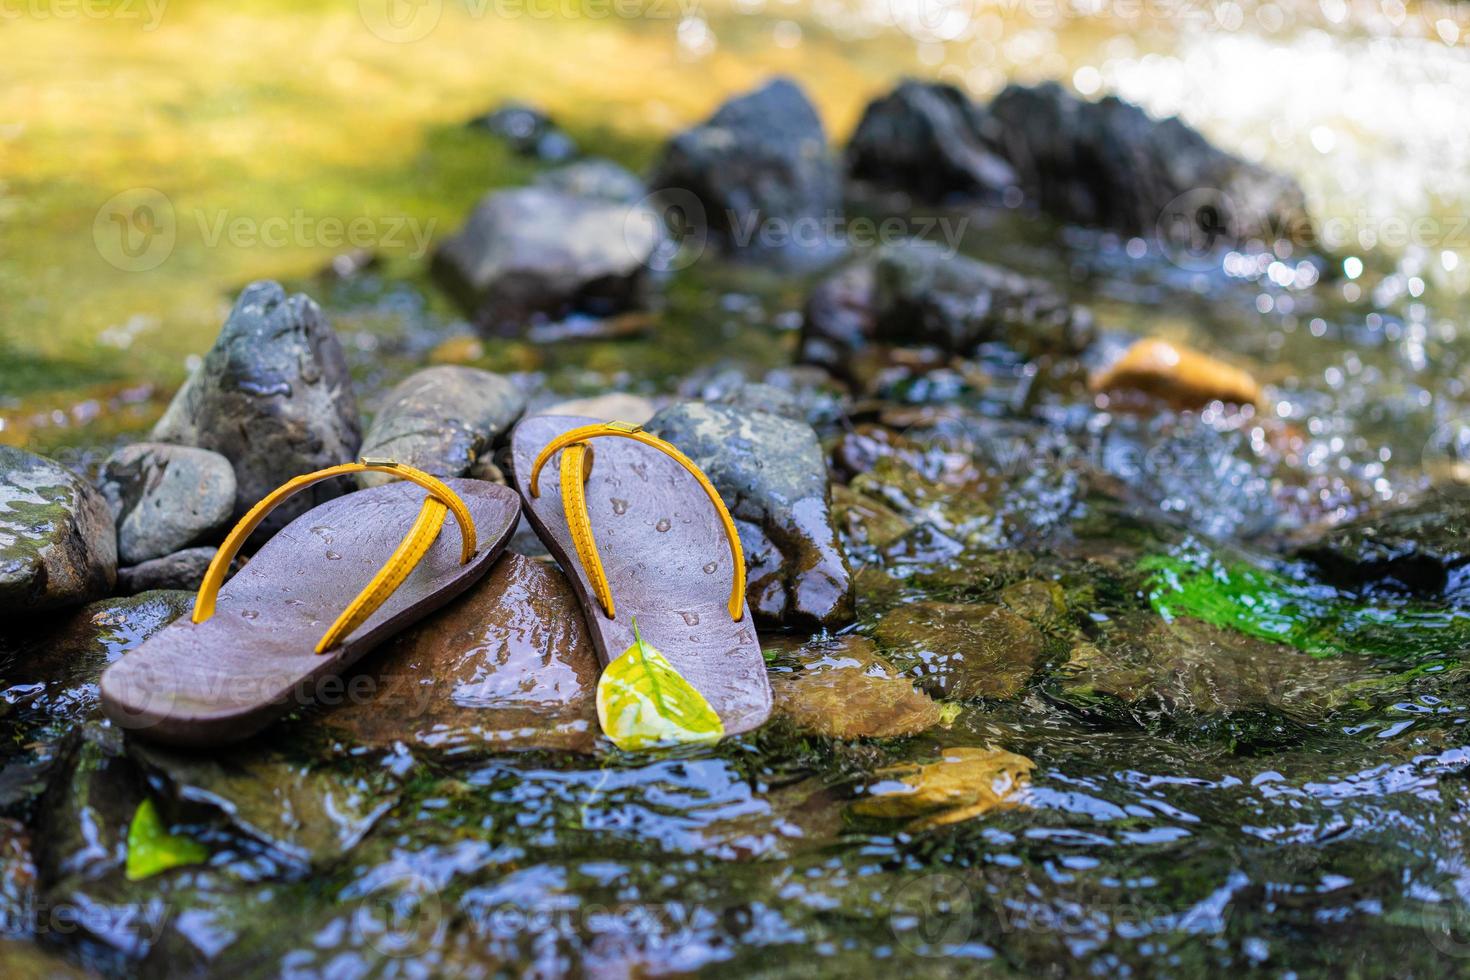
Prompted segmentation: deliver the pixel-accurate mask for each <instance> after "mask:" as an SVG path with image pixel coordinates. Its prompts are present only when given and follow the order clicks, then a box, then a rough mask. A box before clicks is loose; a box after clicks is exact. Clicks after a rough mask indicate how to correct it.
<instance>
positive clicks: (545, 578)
mask: <svg viewBox="0 0 1470 980" xmlns="http://www.w3.org/2000/svg"><path fill="white" fill-rule="evenodd" d="M600 673H601V668H600V666H599V665H598V661H597V651H596V649H595V648H594V647H593V645H592V639H591V637H590V636H589V635H588V633H587V627H586V624H585V623H584V622H583V619H582V613H581V608H580V607H579V606H578V604H577V599H576V596H575V595H574V594H573V593H572V589H571V584H570V583H569V582H568V581H567V579H566V576H565V575H563V574H562V573H561V572H560V571H559V570H558V569H556V568H555V567H554V566H551V565H548V564H545V563H542V562H539V561H535V560H533V559H530V558H525V557H522V556H521V555H518V554H512V553H507V554H506V555H505V556H504V557H503V558H501V559H500V561H499V562H497V563H496V565H495V567H494V568H493V569H491V571H490V574H488V575H486V576H485V577H484V578H483V579H481V580H480V582H479V583H477V584H476V585H473V586H471V587H470V590H469V591H468V592H467V593H466V594H465V595H464V596H463V597H462V598H460V599H457V600H455V601H454V602H453V603H451V604H450V605H449V606H447V607H446V608H445V609H444V610H442V611H441V612H439V613H438V614H436V615H434V616H431V617H429V618H428V619H427V620H424V621H423V622H422V623H420V624H418V625H417V626H414V627H411V628H410V629H409V630H407V631H406V632H404V633H403V634H401V635H399V636H398V637H396V638H395V639H393V640H391V641H390V642H389V643H387V644H386V645H385V648H384V650H383V651H382V652H381V653H380V654H379V655H377V657H376V658H375V660H374V661H373V673H372V674H371V675H368V676H363V677H359V678H354V679H352V681H351V682H349V690H350V689H351V687H352V685H355V684H357V683H358V682H359V681H366V682H368V683H367V684H364V685H362V686H361V689H362V691H363V694H364V696H362V697H355V698H353V699H351V701H349V703H347V704H345V705H343V706H342V707H341V708H338V709H336V710H334V711H332V712H330V713H329V714H327V715H326V716H324V717H323V718H322V723H324V724H325V725H326V726H328V727H329V728H330V729H332V730H333V731H334V732H335V733H338V734H339V735H342V736H345V737H347V738H349V739H351V740H353V741H355V742H358V743H361V744H367V745H373V746H389V745H393V744H396V743H399V742H402V743H404V744H406V745H409V746H413V747H415V748H423V749H431V750H438V751H443V752H452V753H455V754H461V753H464V752H468V751H480V752H499V751H502V750H506V749H529V748H545V749H561V750H570V751H577V752H588V751H591V749H592V746H593V743H594V741H595V739H596V737H597V734H598V731H599V729H598V725H597V705H596V694H597V678H598V675H599V674H600Z"/></svg>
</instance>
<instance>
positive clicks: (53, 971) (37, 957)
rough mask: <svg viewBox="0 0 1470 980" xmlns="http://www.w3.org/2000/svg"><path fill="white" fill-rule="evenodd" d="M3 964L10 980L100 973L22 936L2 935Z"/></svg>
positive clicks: (72, 978)
mask: <svg viewBox="0 0 1470 980" xmlns="http://www.w3.org/2000/svg"><path fill="white" fill-rule="evenodd" d="M0 965H3V966H4V968H5V977H6V980H88V978H95V977H97V976H98V974H96V973H93V972H92V971H91V970H88V969H85V968H83V967H80V966H77V965H75V964H72V963H68V962H67V961H66V960H64V959H62V958H61V957H59V956H57V955H56V954H55V953H51V952H48V951H47V950H45V949H42V948H41V947H40V946H39V945H38V944H36V943H34V942H27V941H25V940H22V939H0Z"/></svg>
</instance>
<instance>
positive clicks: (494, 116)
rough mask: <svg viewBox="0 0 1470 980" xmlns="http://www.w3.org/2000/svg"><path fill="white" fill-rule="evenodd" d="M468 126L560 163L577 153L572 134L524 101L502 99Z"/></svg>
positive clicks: (522, 152) (522, 151) (529, 154)
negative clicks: (568, 133)
mask: <svg viewBox="0 0 1470 980" xmlns="http://www.w3.org/2000/svg"><path fill="white" fill-rule="evenodd" d="M469 126H470V128H472V129H480V130H484V131H485V132H487V133H489V134H490V135H492V136H495V137H498V138H499V139H502V140H504V141H505V144H506V145H507V146H509V147H510V148H511V149H512V150H513V151H515V152H516V153H518V154H520V155H521V156H524V157H534V158H535V159H537V160H543V161H545V162H547V163H557V162H560V161H562V160H570V159H571V158H572V157H574V156H576V155H577V144H576V143H574V142H572V138H571V137H570V136H568V135H567V134H566V133H563V132H562V131H561V130H560V129H558V128H557V126H556V124H555V123H554V122H552V121H551V117H550V116H548V115H547V114H546V113H544V112H542V111H541V110H540V109H538V108H536V107H535V106H532V105H527V104H526V103H524V102H515V101H507V102H503V103H501V104H500V105H499V106H497V107H496V108H494V109H492V110H490V111H489V112H487V113H485V114H484V115H482V116H476V117H475V118H474V119H471V120H470V121H469Z"/></svg>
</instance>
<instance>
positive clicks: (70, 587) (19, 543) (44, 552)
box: [0, 446, 117, 617]
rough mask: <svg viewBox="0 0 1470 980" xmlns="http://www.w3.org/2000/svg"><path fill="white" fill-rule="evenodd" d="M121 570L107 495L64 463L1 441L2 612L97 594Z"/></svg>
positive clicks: (108, 586) (9, 613)
mask: <svg viewBox="0 0 1470 980" xmlns="http://www.w3.org/2000/svg"><path fill="white" fill-rule="evenodd" d="M116 576H117V531H116V529H115V527H114V524H113V520H112V514H111V512H110V511H109V510H108V509H107V502H106V501H105V500H104V499H103V498H102V495H101V494H99V493H98V492H97V491H96V490H94V489H92V487H91V485H90V484H88V483H87V482H86V481H85V480H83V479H82V478H81V477H79V476H77V475H76V474H75V473H73V472H72V471H71V470H69V469H67V468H66V467H64V466H61V465H60V464H59V463H55V462H52V461H51V460H49V459H47V458H45V457H44V456H37V455H35V454H34V453H28V452H26V451H25V450H23V449H16V448H13V447H11V446H0V616H6V617H9V616H14V615H17V614H20V613H27V612H33V611H38V610H43V609H55V608H57V607H59V606H68V605H75V604H76V603H79V602H86V601H87V600H88V599H95V598H97V597H98V596H101V595H106V594H107V593H108V592H109V591H111V589H112V586H113V582H114V581H115V579H116Z"/></svg>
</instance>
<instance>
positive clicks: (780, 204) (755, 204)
mask: <svg viewBox="0 0 1470 980" xmlns="http://www.w3.org/2000/svg"><path fill="white" fill-rule="evenodd" d="M649 187H650V188H651V189H652V190H654V191H661V192H663V194H664V197H665V198H666V199H667V202H668V205H669V207H670V209H673V208H679V209H681V211H683V212H684V217H685V218H686V219H689V220H694V221H696V222H697V224H698V225H700V226H701V228H702V230H704V231H706V232H707V234H708V242H709V244H710V246H712V247H713V248H715V249H716V250H718V251H720V252H724V253H727V254H735V255H740V256H745V257H750V258H753V259H756V260H758V261H763V262H769V263H773V264H779V265H784V266H788V267H806V268H809V267H812V266H815V265H820V264H823V263H826V262H829V261H831V260H833V259H835V258H836V257H837V256H839V255H840V254H841V253H842V251H843V249H844V247H845V246H844V244H843V243H842V242H841V240H840V239H839V238H838V237H837V234H836V231H835V229H836V228H837V227H839V224H840V218H841V216H842V187H841V180H840V177H839V174H838V170H837V166H836V164H835V162H834V161H833V159H832V157H831V154H830V153H829V152H828V148H827V135H826V133H825V132H824V131H823V129H822V120H821V119H820V118H819V117H818V116H817V111H816V109H815V108H813V106H812V104H811V102H809V101H808V100H807V97H806V95H805V94H804V93H803V92H802V90H801V89H800V88H799V87H798V86H797V85H796V84H795V83H794V82H792V81H790V80H789V79H785V78H777V79H775V80H773V81H770V82H768V83H766V84H765V85H764V86H762V87H760V88H758V89H756V90H755V91H753V92H750V93H748V94H746V95H742V96H740V97H738V98H735V99H731V100H730V101H729V102H726V103H725V104H724V105H722V106H721V107H720V108H719V110H718V111H716V112H715V114H714V115H713V116H711V117H710V118H709V119H708V120H706V121H705V122H703V123H701V124H700V125H698V126H695V127H694V128H692V129H689V130H686V131H684V132H683V133H680V134H679V135H677V136H675V137H674V138H673V140H671V141H670V142H669V144H668V145H667V146H666V147H665V148H664V153H663V159H662V160H661V161H660V162H659V164H658V166H657V168H656V170H655V172H654V175H653V177H652V178H651V179H650V180H649ZM686 196H688V197H689V200H687V201H686V200H685V197H686ZM696 204H697V206H698V208H699V209H701V210H702V212H703V214H702V221H700V220H699V218H700V217H701V216H700V215H692V214H689V213H688V212H689V211H690V210H691V208H692V207H693V206H694V205H696Z"/></svg>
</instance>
